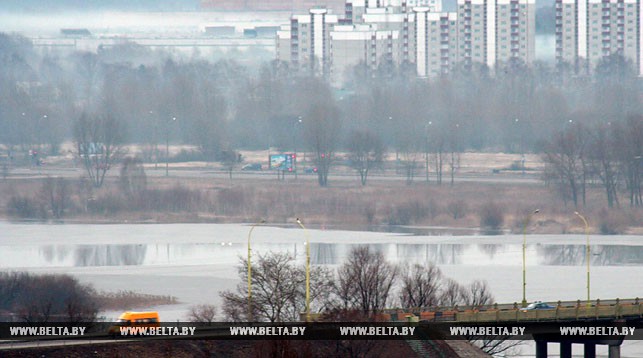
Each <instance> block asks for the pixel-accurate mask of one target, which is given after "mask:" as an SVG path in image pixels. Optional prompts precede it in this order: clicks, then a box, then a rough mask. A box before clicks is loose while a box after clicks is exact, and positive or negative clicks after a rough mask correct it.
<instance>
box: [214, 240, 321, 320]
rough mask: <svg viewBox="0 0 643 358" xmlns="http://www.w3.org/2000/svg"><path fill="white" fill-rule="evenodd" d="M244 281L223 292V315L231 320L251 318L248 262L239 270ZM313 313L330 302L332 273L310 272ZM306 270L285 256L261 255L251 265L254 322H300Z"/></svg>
mask: <svg viewBox="0 0 643 358" xmlns="http://www.w3.org/2000/svg"><path fill="white" fill-rule="evenodd" d="M237 272H238V275H239V278H240V279H241V282H240V283H239V284H238V285H237V287H236V289H235V290H234V291H224V292H222V293H221V297H222V298H223V306H222V310H223V314H224V317H225V318H226V319H227V320H229V321H244V320H247V319H248V316H247V314H248V310H247V307H248V291H247V286H246V282H247V279H248V276H247V275H248V269H247V261H246V260H243V259H242V260H241V265H240V266H239V267H238V268H237ZM310 278H311V283H310V289H311V291H310V293H311V295H310V299H311V311H315V310H317V311H320V310H323V309H324V308H325V306H326V304H325V303H326V302H327V301H328V295H329V294H330V287H331V283H330V281H331V278H332V277H331V274H330V272H329V271H328V270H327V269H325V268H322V267H313V268H312V270H311V273H310ZM305 280H306V275H305V270H304V268H303V267H300V266H296V265H295V264H294V258H293V257H292V256H291V255H290V254H285V253H269V254H266V255H258V259H257V261H255V262H253V264H252V309H253V312H252V318H253V320H255V321H269V322H288V321H297V320H299V317H300V313H301V312H303V311H304V308H305Z"/></svg>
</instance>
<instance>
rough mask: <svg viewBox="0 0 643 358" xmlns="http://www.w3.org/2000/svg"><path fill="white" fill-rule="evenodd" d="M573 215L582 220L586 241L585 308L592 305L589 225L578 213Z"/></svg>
mask: <svg viewBox="0 0 643 358" xmlns="http://www.w3.org/2000/svg"><path fill="white" fill-rule="evenodd" d="M574 214H575V215H576V216H578V217H579V218H580V219H581V220H583V224H585V238H586V240H587V242H586V245H585V261H587V307H590V306H591V305H592V302H591V301H590V298H589V261H590V259H591V256H590V246H589V224H588V223H587V219H585V217H584V216H583V215H581V214H580V213H579V212H578V211H574Z"/></svg>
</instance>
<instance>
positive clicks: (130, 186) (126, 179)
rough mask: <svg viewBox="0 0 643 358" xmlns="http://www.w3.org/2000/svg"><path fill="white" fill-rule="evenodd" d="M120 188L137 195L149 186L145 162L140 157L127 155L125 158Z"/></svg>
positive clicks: (124, 191)
mask: <svg viewBox="0 0 643 358" xmlns="http://www.w3.org/2000/svg"><path fill="white" fill-rule="evenodd" d="M119 180H120V182H119V184H120V188H121V190H122V191H123V193H125V194H127V195H130V196H131V195H137V194H140V193H141V192H143V191H144V190H145V189H146V187H147V176H146V175H145V168H144V167H143V163H142V162H141V160H140V159H138V158H132V157H127V158H125V159H124V160H123V163H122V165H121V173H120V179H119Z"/></svg>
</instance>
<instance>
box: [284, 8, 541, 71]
mask: <svg viewBox="0 0 643 358" xmlns="http://www.w3.org/2000/svg"><path fill="white" fill-rule="evenodd" d="M419 5H421V6H419ZM534 6H535V3H534V0H458V10H457V12H452V13H449V12H440V10H441V8H442V6H441V2H440V1H439V0H415V1H412V2H411V1H407V0H348V2H347V3H346V6H345V9H344V11H345V12H344V14H343V15H341V16H338V15H333V14H331V13H330V12H329V11H328V10H326V9H322V8H314V9H311V10H310V12H309V14H306V15H293V16H292V18H291V25H290V28H289V29H286V28H284V29H282V30H281V31H279V32H278V35H277V44H276V46H277V58H278V59H279V60H282V61H288V62H290V63H291V64H292V65H293V67H294V68H297V69H310V70H312V71H314V72H315V73H316V74H324V75H327V76H330V77H331V80H332V81H333V82H336V81H342V80H343V79H345V78H346V77H345V73H346V71H347V69H348V68H350V67H354V66H356V65H359V64H363V65H364V66H366V68H367V69H369V70H375V69H377V68H379V67H380V66H382V65H387V66H407V67H409V68H414V69H415V71H416V73H417V75H418V76H419V77H434V76H440V75H444V74H447V73H450V72H452V71H453V70H454V69H455V68H456V66H460V65H462V66H464V67H469V68H471V67H472V66H473V65H474V64H480V65H484V66H487V67H488V68H490V69H494V67H496V66H497V65H501V64H506V63H508V62H510V61H513V60H517V61H521V62H523V63H527V64H529V63H531V62H533V59H534V52H535V51H534V47H535V41H534V37H535V7H534ZM288 43H289V44H290V52H288V51H285V47H287V46H288Z"/></svg>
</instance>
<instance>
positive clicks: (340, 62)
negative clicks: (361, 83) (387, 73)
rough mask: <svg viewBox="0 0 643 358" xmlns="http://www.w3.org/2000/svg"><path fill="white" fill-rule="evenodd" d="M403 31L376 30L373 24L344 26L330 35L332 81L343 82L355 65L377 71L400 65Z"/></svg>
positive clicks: (337, 27)
mask: <svg viewBox="0 0 643 358" xmlns="http://www.w3.org/2000/svg"><path fill="white" fill-rule="evenodd" d="M399 45H400V36H399V31H388V30H382V31H379V30H375V27H374V26H370V25H340V26H335V29H334V30H333V31H331V33H330V79H331V81H332V82H333V83H342V82H344V81H345V80H346V79H347V78H348V77H349V75H350V73H349V72H350V71H352V70H353V69H354V68H355V66H358V65H363V66H365V67H366V68H368V69H369V70H376V69H377V68H378V67H379V66H381V65H387V66H393V65H394V64H395V63H399V61H400V59H399V56H400V51H397V50H395V49H397V48H399Z"/></svg>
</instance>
